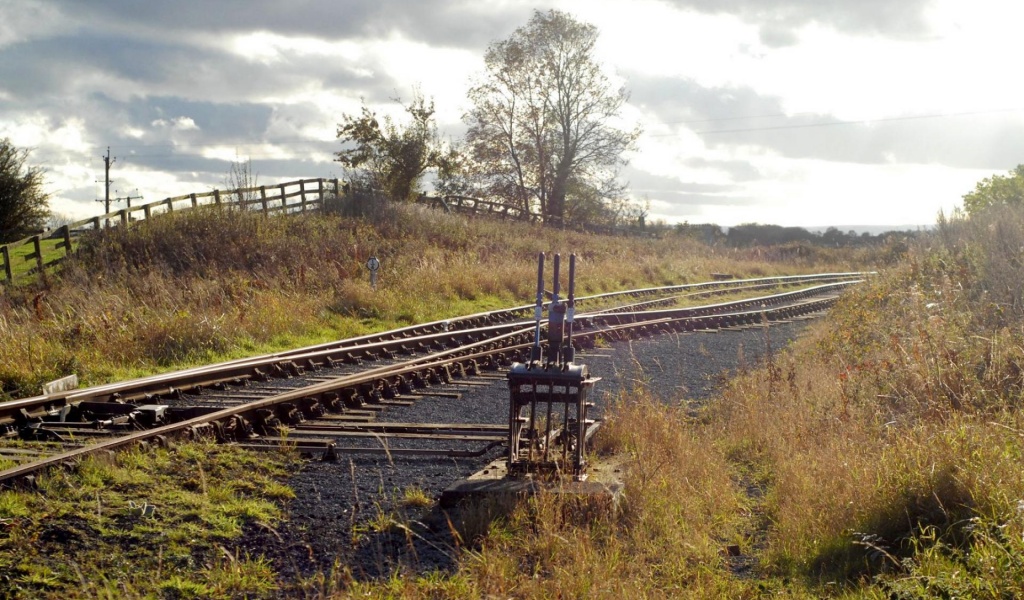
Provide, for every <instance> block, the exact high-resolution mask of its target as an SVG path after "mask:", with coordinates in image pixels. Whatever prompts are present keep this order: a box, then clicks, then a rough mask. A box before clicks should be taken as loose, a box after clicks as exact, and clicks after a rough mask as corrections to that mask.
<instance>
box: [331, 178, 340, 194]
mask: <svg viewBox="0 0 1024 600" xmlns="http://www.w3.org/2000/svg"><path fill="white" fill-rule="evenodd" d="M331 181H333V182H334V195H335V196H341V185H340V184H339V182H338V178H337V177H335V178H334V179H332V180H331Z"/></svg>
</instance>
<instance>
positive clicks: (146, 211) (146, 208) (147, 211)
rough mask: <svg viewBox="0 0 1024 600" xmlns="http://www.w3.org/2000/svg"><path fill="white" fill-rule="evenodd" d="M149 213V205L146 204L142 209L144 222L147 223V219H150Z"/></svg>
mask: <svg viewBox="0 0 1024 600" xmlns="http://www.w3.org/2000/svg"><path fill="white" fill-rule="evenodd" d="M149 213H150V210H149V205H148V204H147V205H145V206H143V207H142V214H144V215H146V220H147V221H148V220H149V217H150V214H149Z"/></svg>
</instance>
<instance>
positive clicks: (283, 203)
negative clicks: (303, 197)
mask: <svg viewBox="0 0 1024 600" xmlns="http://www.w3.org/2000/svg"><path fill="white" fill-rule="evenodd" d="M277 188H278V189H279V190H281V212H283V213H285V214H288V197H287V196H285V194H284V184H283V183H282V184H281V185H279V186H277Z"/></svg>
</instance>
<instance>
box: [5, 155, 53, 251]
mask: <svg viewBox="0 0 1024 600" xmlns="http://www.w3.org/2000/svg"><path fill="white" fill-rule="evenodd" d="M27 158H28V150H24V149H19V148H17V147H15V146H14V144H12V143H11V140H10V139H8V138H4V139H2V140H0V242H11V241H14V240H17V239H19V238H21V237H23V236H25V235H27V234H29V232H31V231H33V230H37V229H42V228H43V226H44V225H45V224H46V218H47V217H48V216H49V215H50V208H49V196H48V194H46V192H44V191H43V169H42V168H40V167H26V166H25V160H26V159H27Z"/></svg>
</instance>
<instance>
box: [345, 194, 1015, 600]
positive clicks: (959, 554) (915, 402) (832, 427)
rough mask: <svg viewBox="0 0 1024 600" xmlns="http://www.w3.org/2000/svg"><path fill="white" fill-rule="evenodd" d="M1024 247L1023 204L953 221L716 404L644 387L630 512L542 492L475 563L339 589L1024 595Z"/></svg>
mask: <svg viewBox="0 0 1024 600" xmlns="http://www.w3.org/2000/svg"><path fill="white" fill-rule="evenodd" d="M1018 242H1020V243H1018ZM1022 248H1024V214H1022V213H1021V212H1019V211H1005V212H994V213H991V214H987V215H981V216H975V217H974V218H972V219H971V220H969V221H968V220H964V219H960V218H955V219H951V220H947V221H943V222H942V223H940V229H939V231H938V232H937V233H936V235H934V236H932V237H930V238H928V239H925V240H923V241H922V242H921V243H920V244H918V245H915V246H912V247H910V248H908V249H907V254H906V257H905V260H904V261H903V262H901V263H900V264H898V265H897V266H895V268H893V269H891V270H889V271H887V272H886V273H885V274H883V275H881V276H879V277H877V278H874V279H873V280H872V281H870V282H869V283H868V284H866V285H864V286H861V287H860V288H858V289H857V290H854V291H852V292H850V293H849V294H847V295H846V296H845V297H844V298H843V299H842V301H841V302H840V304H839V306H838V307H837V308H836V309H834V310H833V312H832V313H831V315H830V317H829V318H828V319H827V320H825V321H824V322H821V323H819V324H817V325H815V326H814V327H812V328H811V329H810V332H809V335H808V336H806V337H805V338H804V339H803V340H801V341H800V342H799V343H798V344H796V345H795V346H794V347H792V348H790V349H788V350H787V351H785V352H783V353H780V354H777V355H775V356H774V357H773V358H772V359H771V360H770V361H768V362H767V363H765V364H762V365H760V366H759V367H758V368H756V369H752V370H750V371H749V372H748V373H746V374H744V375H742V376H740V377H738V378H736V379H734V380H732V381H731V382H730V383H729V384H728V385H727V387H726V388H725V389H724V390H723V392H722V394H721V397H720V398H719V399H717V400H715V401H714V402H711V403H709V404H708V405H707V406H706V407H705V409H704V410H703V411H702V412H701V413H700V414H699V415H698V416H697V417H695V418H694V417H691V416H688V413H687V412H686V411H684V410H683V409H682V408H679V407H674V406H664V405H659V404H655V403H652V402H650V401H649V400H647V399H646V397H645V396H644V395H643V394H642V393H640V394H636V395H633V396H625V397H623V398H622V399H621V401H620V402H619V403H618V405H617V406H615V407H614V408H613V409H612V410H610V411H609V412H608V415H609V422H608V425H607V427H606V428H605V429H604V430H603V431H602V434H601V437H600V438H599V440H598V444H597V445H598V448H599V450H600V451H615V452H620V453H625V454H626V455H628V457H629V458H630V466H629V476H628V482H627V487H626V494H627V500H626V502H625V503H624V505H623V507H622V510H621V512H620V513H618V514H616V515H614V516H610V517H604V518H598V519H595V520H592V521H588V522H585V523H582V524H581V523H579V522H575V521H573V520H572V519H568V520H567V519H566V518H565V515H566V512H565V506H564V505H563V504H561V503H560V502H559V501H558V500H557V499H553V498H550V497H543V496H542V497H541V498H540V499H538V500H534V501H532V502H530V503H528V504H526V505H525V506H523V507H521V508H520V509H518V510H517V511H516V512H515V513H513V516H512V517H511V518H509V519H508V520H505V521H501V522H499V523H497V524H495V525H494V526H492V529H491V531H490V532H489V534H488V535H487V536H486V537H485V538H484V540H483V542H482V544H481V546H480V547H479V548H478V549H476V550H473V551H471V552H468V553H466V555H465V556H464V559H463V561H462V563H461V569H460V571H459V572H458V573H456V574H454V575H451V576H440V575H436V574H435V575H430V576H426V577H419V578H415V577H405V578H402V577H396V578H394V579H392V580H391V581H389V582H387V583H386V584H384V585H373V584H370V585H355V586H354V587H350V588H347V589H343V590H339V591H338V596H340V597H348V596H361V595H369V596H371V597H407V598H418V597H430V596H432V595H433V596H435V597H436V596H451V597H463V598H469V597H488V596H489V597H511V598H532V597H551V598H555V597H598V598H600V597H622V598H651V597H694V598H707V597H733V598H744V597H750V598H752V597H764V596H767V595H771V596H773V597H774V596H787V597H807V598H810V597H814V598H818V597H842V598H900V599H902V598H935V597H945V598H954V597H962V598H1016V597H1020V596H1021V595H1024V470H1022V469H1021V468H1020V466H1021V464H1022V462H1021V461H1022V459H1024V412H1022V411H1021V402H1020V396H1021V390H1022V385H1024V370H1022V366H1024V301H1022V298H1021V296H1020V293H1021V288H1020V286H1019V285H1018V284H1019V282H1020V281H1021V280H1022V279H1024V277H1022V276H1024V272H1021V271H1022V269H1024V258H1022V257H1024V250H1022ZM732 545H735V546H738V547H739V549H740V553H741V558H742V559H744V560H745V561H746V562H745V563H738V562H737V561H736V560H735V559H731V558H726V557H724V556H723V554H722V550H723V549H724V548H725V547H727V546H732ZM738 564H740V565H742V564H746V565H747V568H737V566H738Z"/></svg>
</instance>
